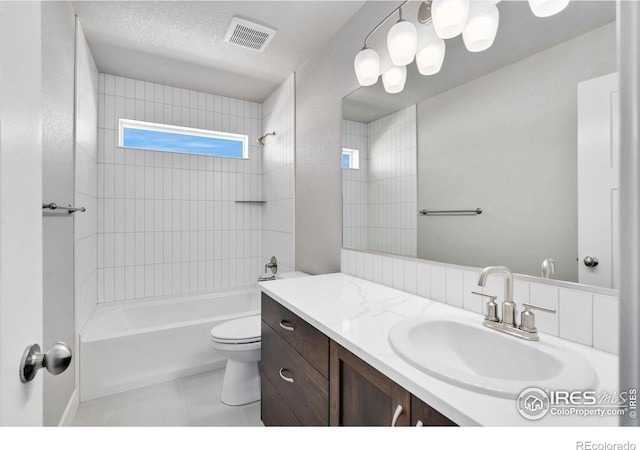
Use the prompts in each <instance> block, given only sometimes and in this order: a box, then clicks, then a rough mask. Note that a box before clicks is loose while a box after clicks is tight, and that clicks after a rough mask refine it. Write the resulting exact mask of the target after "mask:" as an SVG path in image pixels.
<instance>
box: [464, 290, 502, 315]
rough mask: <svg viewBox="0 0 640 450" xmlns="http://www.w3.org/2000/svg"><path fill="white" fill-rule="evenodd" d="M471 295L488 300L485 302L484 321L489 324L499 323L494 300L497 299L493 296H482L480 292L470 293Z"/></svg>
mask: <svg viewBox="0 0 640 450" xmlns="http://www.w3.org/2000/svg"><path fill="white" fill-rule="evenodd" d="M471 293H472V294H475V295H479V296H481V297H486V298H488V299H489V301H488V302H487V313H486V314H485V315H484V318H485V320H488V321H490V322H499V321H500V320H499V319H498V305H497V304H496V299H497V298H498V297H497V296H495V295H489V294H483V293H482V292H476V291H471Z"/></svg>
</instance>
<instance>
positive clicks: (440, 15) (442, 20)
mask: <svg viewBox="0 0 640 450" xmlns="http://www.w3.org/2000/svg"><path fill="white" fill-rule="evenodd" d="M431 17H432V21H433V27H434V28H435V30H436V33H437V34H438V36H439V37H441V38H442V39H450V38H453V37H456V36H457V35H459V34H460V33H462V30H464V27H465V25H466V24H467V18H468V17H469V0H433V3H432V4H431Z"/></svg>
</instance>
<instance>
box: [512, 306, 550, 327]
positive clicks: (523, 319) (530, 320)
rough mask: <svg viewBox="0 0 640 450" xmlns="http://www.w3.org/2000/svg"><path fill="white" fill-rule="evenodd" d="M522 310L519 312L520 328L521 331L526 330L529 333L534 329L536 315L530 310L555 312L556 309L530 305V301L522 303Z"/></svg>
mask: <svg viewBox="0 0 640 450" xmlns="http://www.w3.org/2000/svg"><path fill="white" fill-rule="evenodd" d="M522 306H524V311H522V313H521V314H520V329H521V330H522V331H528V332H529V333H535V332H536V331H537V329H536V316H535V314H533V312H532V311H531V310H532V309H535V310H537V311H543V312H547V313H552V314H555V313H556V310H555V309H551V308H545V307H544V306H538V305H532V304H530V303H523V304H522Z"/></svg>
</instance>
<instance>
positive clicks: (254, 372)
mask: <svg viewBox="0 0 640 450" xmlns="http://www.w3.org/2000/svg"><path fill="white" fill-rule="evenodd" d="M258 400H260V369H259V362H258V361H250V362H243V361H234V360H232V359H229V360H228V361H227V368H226V369H225V372H224V381H223V383H222V403H224V404H225V405H230V406H239V405H246V404H247V403H253V402H257V401H258Z"/></svg>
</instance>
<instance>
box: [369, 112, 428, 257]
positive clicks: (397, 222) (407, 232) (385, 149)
mask: <svg viewBox="0 0 640 450" xmlns="http://www.w3.org/2000/svg"><path fill="white" fill-rule="evenodd" d="M367 128H368V135H369V136H368V142H369V195H368V197H369V220H368V226H369V230H368V239H369V244H368V249H369V250H374V251H381V252H385V253H392V254H394V255H404V256H416V252H417V217H418V208H417V203H416V190H417V167H416V166H417V162H416V152H417V149H416V147H417V142H416V141H417V134H416V107H415V105H411V106H409V107H408V108H405V109H402V110H400V111H398V112H396V113H393V114H389V115H388V116H385V117H382V118H380V119H378V120H375V121H373V122H371V123H370V124H369V125H368V127H367Z"/></svg>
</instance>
